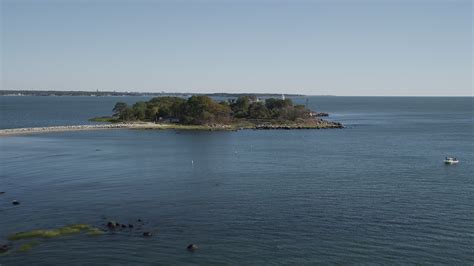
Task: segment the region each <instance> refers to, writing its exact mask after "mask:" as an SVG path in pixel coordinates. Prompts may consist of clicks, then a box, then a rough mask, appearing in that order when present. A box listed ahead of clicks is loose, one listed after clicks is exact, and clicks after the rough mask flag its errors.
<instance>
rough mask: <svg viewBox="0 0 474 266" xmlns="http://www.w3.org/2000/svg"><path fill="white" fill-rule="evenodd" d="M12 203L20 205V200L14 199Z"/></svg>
mask: <svg viewBox="0 0 474 266" xmlns="http://www.w3.org/2000/svg"><path fill="white" fill-rule="evenodd" d="M12 204H13V205H20V202H19V201H18V200H14V201H12Z"/></svg>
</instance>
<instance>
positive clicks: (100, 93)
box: [0, 90, 304, 97]
mask: <svg viewBox="0 0 474 266" xmlns="http://www.w3.org/2000/svg"><path fill="white" fill-rule="evenodd" d="M6 95H21V96H177V97H189V96H191V95H205V96H211V97H241V96H251V95H256V96H259V97H279V96H280V95H281V94H274V93H181V92H116V91H53V90H45V91H37V90H0V96H6ZM286 95H287V96H304V95H300V94H286Z"/></svg>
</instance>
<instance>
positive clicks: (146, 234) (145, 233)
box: [143, 232, 152, 237]
mask: <svg viewBox="0 0 474 266" xmlns="http://www.w3.org/2000/svg"><path fill="white" fill-rule="evenodd" d="M143 236H144V237H150V236H152V233H151V232H143Z"/></svg>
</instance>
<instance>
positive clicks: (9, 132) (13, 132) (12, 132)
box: [0, 120, 343, 137]
mask: <svg viewBox="0 0 474 266" xmlns="http://www.w3.org/2000/svg"><path fill="white" fill-rule="evenodd" d="M328 128H343V126H342V124H340V123H336V122H329V121H324V120H323V122H322V123H320V124H315V125H306V124H280V125H267V124H265V125H255V126H247V127H240V126H236V125H219V124H214V125H179V124H155V123H151V122H148V123H146V122H144V123H111V124H97V125H70V126H48V127H28V128H8V129H0V137H6V136H18V135H30V134H42V133H54V132H70V131H89V130H104V129H142V130H145V129H154V130H169V129H172V130H194V131H237V130H242V129H256V130H269V129H328Z"/></svg>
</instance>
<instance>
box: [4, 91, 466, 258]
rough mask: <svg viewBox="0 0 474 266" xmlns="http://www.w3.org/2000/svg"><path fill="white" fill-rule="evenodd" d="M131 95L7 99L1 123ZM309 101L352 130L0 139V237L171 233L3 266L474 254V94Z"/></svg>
mask: <svg viewBox="0 0 474 266" xmlns="http://www.w3.org/2000/svg"><path fill="white" fill-rule="evenodd" d="M118 100H122V101H126V102H129V103H133V102H135V101H136V100H138V98H134V97H128V98H99V97H97V98H90V97H83V98H82V97H69V98H68V97H0V104H1V106H0V112H1V116H0V118H1V119H0V127H1V128H11V127H27V126H43V125H61V124H78V123H88V122H87V121H86V120H87V118H90V117H92V116H97V115H108V114H110V111H111V109H112V107H113V105H114V103H115V102H116V101H118ZM296 101H298V102H301V103H304V102H305V99H304V98H301V99H296ZM309 105H310V107H312V108H313V109H315V110H319V111H327V112H330V113H331V115H332V116H331V119H333V120H337V121H341V122H343V123H344V124H345V125H347V128H345V129H334V130H301V131H297V130H289V131H285V130H275V131H252V130H247V131H238V132H175V131H153V130H108V131H107V130H104V131H83V132H64V133H49V134H40V135H30V136H16V137H3V138H0V191H5V192H6V193H5V194H3V195H0V243H1V242H6V241H5V239H6V237H7V236H8V235H9V234H11V233H14V232H18V231H26V230H31V229H36V228H54V227H58V226H63V225H66V224H75V223H87V224H92V225H97V226H101V224H103V223H104V222H106V221H107V220H116V221H119V222H123V223H134V224H137V222H136V221H137V219H138V218H140V219H142V220H143V221H144V222H145V224H144V225H143V229H142V230H148V231H153V232H154V233H155V234H154V236H153V237H150V238H144V237H141V236H140V231H139V230H136V231H132V232H129V231H122V232H117V233H114V234H105V235H103V236H99V237H95V238H91V237H88V236H85V235H75V236H68V237H64V238H59V239H50V240H45V241H43V240H42V241H40V244H39V245H38V246H37V247H34V248H33V249H31V250H30V251H28V252H25V253H19V252H16V253H12V254H9V255H7V256H0V264H2V265H31V264H35V265H38V264H43V265H51V264H68V265H84V264H101V265H103V264H111V265H118V264H123V265H131V264H132V265H133V264H204V265H207V264H244V265H245V264H254V265H260V264H318V263H319V264H323V263H330V264H361V263H368V262H371V263H381V264H406V263H408V264H415V263H417V264H433V263H442V264H465V265H472V264H473V263H474V251H473V247H474V177H473V172H474V141H473V139H474V128H473V125H474V112H473V105H474V102H473V98H383V97H311V98H309ZM446 155H453V156H457V157H458V158H459V159H460V161H461V162H460V164H459V165H453V166H445V165H444V164H443V163H442V160H443V159H444V157H445V156H446ZM192 161H194V164H192V163H191V162H192ZM13 199H17V200H19V201H20V202H21V205H19V206H13V205H12V204H11V201H12V200H13ZM189 243H195V244H197V245H198V246H199V247H200V249H199V250H198V251H197V252H194V253H190V252H187V251H186V250H185V247H186V246H187V245H188V244H189Z"/></svg>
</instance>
